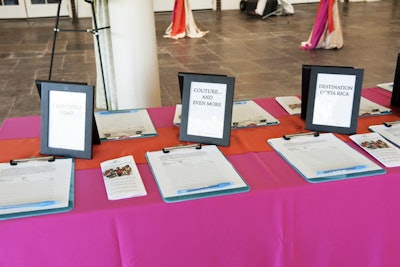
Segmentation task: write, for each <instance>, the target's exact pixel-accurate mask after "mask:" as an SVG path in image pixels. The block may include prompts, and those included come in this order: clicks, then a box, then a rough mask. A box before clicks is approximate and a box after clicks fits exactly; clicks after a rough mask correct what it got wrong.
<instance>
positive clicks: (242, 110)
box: [231, 100, 279, 128]
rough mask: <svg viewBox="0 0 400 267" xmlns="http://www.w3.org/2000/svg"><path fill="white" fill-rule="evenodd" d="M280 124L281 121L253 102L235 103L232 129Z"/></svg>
mask: <svg viewBox="0 0 400 267" xmlns="http://www.w3.org/2000/svg"><path fill="white" fill-rule="evenodd" d="M278 123H279V121H278V120H277V119H275V118H274V117H273V116H272V115H271V114H269V113H268V112H267V111H266V110H264V109H263V108H262V107H260V106H259V105H258V104H257V103H256V102H254V101H253V100H242V101H235V102H233V108H232V125H231V127H232V128H245V127H254V126H262V125H269V124H278Z"/></svg>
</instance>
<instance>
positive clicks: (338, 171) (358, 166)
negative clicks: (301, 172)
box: [317, 165, 367, 175]
mask: <svg viewBox="0 0 400 267" xmlns="http://www.w3.org/2000/svg"><path fill="white" fill-rule="evenodd" d="M366 167H367V165H356V166H352V167H348V168H340V169H332V170H325V171H317V175H320V174H332V173H341V172H346V171H355V170H361V169H364V168H366Z"/></svg>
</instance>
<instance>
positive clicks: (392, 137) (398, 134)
mask: <svg viewBox="0 0 400 267" xmlns="http://www.w3.org/2000/svg"><path fill="white" fill-rule="evenodd" d="M386 125H387V126H386ZM386 125H383V124H382V125H372V126H370V127H369V129H370V130H371V131H373V132H376V133H379V134H380V135H382V136H383V137H385V138H386V139H387V140H389V141H390V142H392V143H393V144H395V145H397V146H399V147H400V121H398V122H394V123H390V122H387V123H386Z"/></svg>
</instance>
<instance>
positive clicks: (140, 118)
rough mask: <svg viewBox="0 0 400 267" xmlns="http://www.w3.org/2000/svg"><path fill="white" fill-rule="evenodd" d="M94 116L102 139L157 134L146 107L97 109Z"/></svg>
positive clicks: (122, 138)
mask: <svg viewBox="0 0 400 267" xmlns="http://www.w3.org/2000/svg"><path fill="white" fill-rule="evenodd" d="M94 117H95V119H96V120H95V121H96V122H97V127H98V130H99V136H100V140H102V141H111V140H125V139H132V138H143V137H152V136H156V135H157V131H156V129H155V127H154V125H153V122H152V121H151V118H150V115H149V113H148V112H147V109H126V110H112V111H98V112H95V113H94Z"/></svg>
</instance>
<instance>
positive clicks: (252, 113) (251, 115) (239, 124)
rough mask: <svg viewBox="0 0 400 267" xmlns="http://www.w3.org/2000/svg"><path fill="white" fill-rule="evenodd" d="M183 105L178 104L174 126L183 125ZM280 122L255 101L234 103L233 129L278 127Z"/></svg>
mask: <svg viewBox="0 0 400 267" xmlns="http://www.w3.org/2000/svg"><path fill="white" fill-rule="evenodd" d="M181 114H182V105H181V104H177V105H176V108H175V115H174V121H173V123H174V125H180V124H181ZM276 124H279V121H278V120H277V119H276V118H274V117H273V116H272V115H271V114H270V113H269V112H267V111H266V110H265V109H263V108H262V107H260V106H259V105H258V104H257V103H256V102H254V101H253V100H241V101H234V102H233V107H232V124H231V128H232V129H236V128H248V127H257V126H267V125H276Z"/></svg>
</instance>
